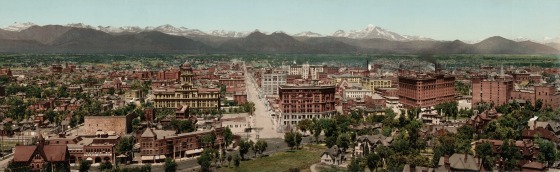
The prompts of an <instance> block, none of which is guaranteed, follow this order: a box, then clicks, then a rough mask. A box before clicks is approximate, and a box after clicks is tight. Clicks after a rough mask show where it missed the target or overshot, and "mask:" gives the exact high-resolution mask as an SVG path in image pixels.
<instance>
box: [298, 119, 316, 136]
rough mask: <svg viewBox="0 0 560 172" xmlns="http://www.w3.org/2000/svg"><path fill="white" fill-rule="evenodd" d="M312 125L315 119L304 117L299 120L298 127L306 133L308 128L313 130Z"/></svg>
mask: <svg viewBox="0 0 560 172" xmlns="http://www.w3.org/2000/svg"><path fill="white" fill-rule="evenodd" d="M311 125H313V121H311V120H309V119H304V120H301V121H299V122H298V124H297V127H298V129H299V130H301V131H302V132H303V133H306V132H307V131H308V130H312V128H311Z"/></svg>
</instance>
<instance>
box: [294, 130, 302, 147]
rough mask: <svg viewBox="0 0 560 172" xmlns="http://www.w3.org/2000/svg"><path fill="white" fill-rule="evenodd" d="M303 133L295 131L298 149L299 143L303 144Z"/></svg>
mask: <svg viewBox="0 0 560 172" xmlns="http://www.w3.org/2000/svg"><path fill="white" fill-rule="evenodd" d="M301 140H302V135H301V133H299V132H296V133H295V141H296V149H298V147H299V145H300V144H301Z"/></svg>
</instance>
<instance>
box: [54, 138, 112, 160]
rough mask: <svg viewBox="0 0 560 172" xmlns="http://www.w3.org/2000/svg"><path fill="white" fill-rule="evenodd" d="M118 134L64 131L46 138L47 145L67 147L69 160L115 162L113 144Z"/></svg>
mask: <svg viewBox="0 0 560 172" xmlns="http://www.w3.org/2000/svg"><path fill="white" fill-rule="evenodd" d="M119 140H120V136H109V135H108V134H107V133H102V134H101V133H98V135H95V136H75V135H70V134H65V133H60V134H58V135H54V136H50V137H48V138H47V139H46V141H45V144H47V145H62V146H67V147H68V152H69V153H70V157H69V162H70V163H79V162H80V161H82V160H88V161H91V162H92V163H100V162H111V163H113V164H114V163H115V157H116V156H117V155H116V154H115V151H116V150H115V146H116V145H117V144H118V142H119Z"/></svg>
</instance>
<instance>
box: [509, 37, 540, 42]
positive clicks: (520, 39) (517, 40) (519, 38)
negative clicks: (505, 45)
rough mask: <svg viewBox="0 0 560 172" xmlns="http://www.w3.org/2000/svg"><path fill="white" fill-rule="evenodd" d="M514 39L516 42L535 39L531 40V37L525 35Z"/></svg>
mask: <svg viewBox="0 0 560 172" xmlns="http://www.w3.org/2000/svg"><path fill="white" fill-rule="evenodd" d="M512 40H513V41H515V42H522V41H533V40H531V39H529V38H525V37H523V36H518V37H515V38H513V39H512ZM533 42H535V41H533Z"/></svg>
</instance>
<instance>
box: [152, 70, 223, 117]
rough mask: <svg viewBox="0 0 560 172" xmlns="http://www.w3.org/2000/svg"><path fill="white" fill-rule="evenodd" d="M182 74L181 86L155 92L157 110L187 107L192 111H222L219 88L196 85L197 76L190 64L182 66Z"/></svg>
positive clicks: (158, 89)
mask: <svg viewBox="0 0 560 172" xmlns="http://www.w3.org/2000/svg"><path fill="white" fill-rule="evenodd" d="M180 72H181V76H180V78H181V85H179V86H175V87H166V88H156V89H154V90H153V92H154V107H155V108H177V107H181V106H182V105H187V106H189V108H192V109H207V110H210V109H216V110H219V109H220V89H219V88H216V87H208V88H203V87H201V86H197V85H195V83H194V80H193V77H194V76H195V75H194V73H193V69H192V67H191V65H190V63H188V62H185V63H184V64H183V65H181V71H180Z"/></svg>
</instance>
